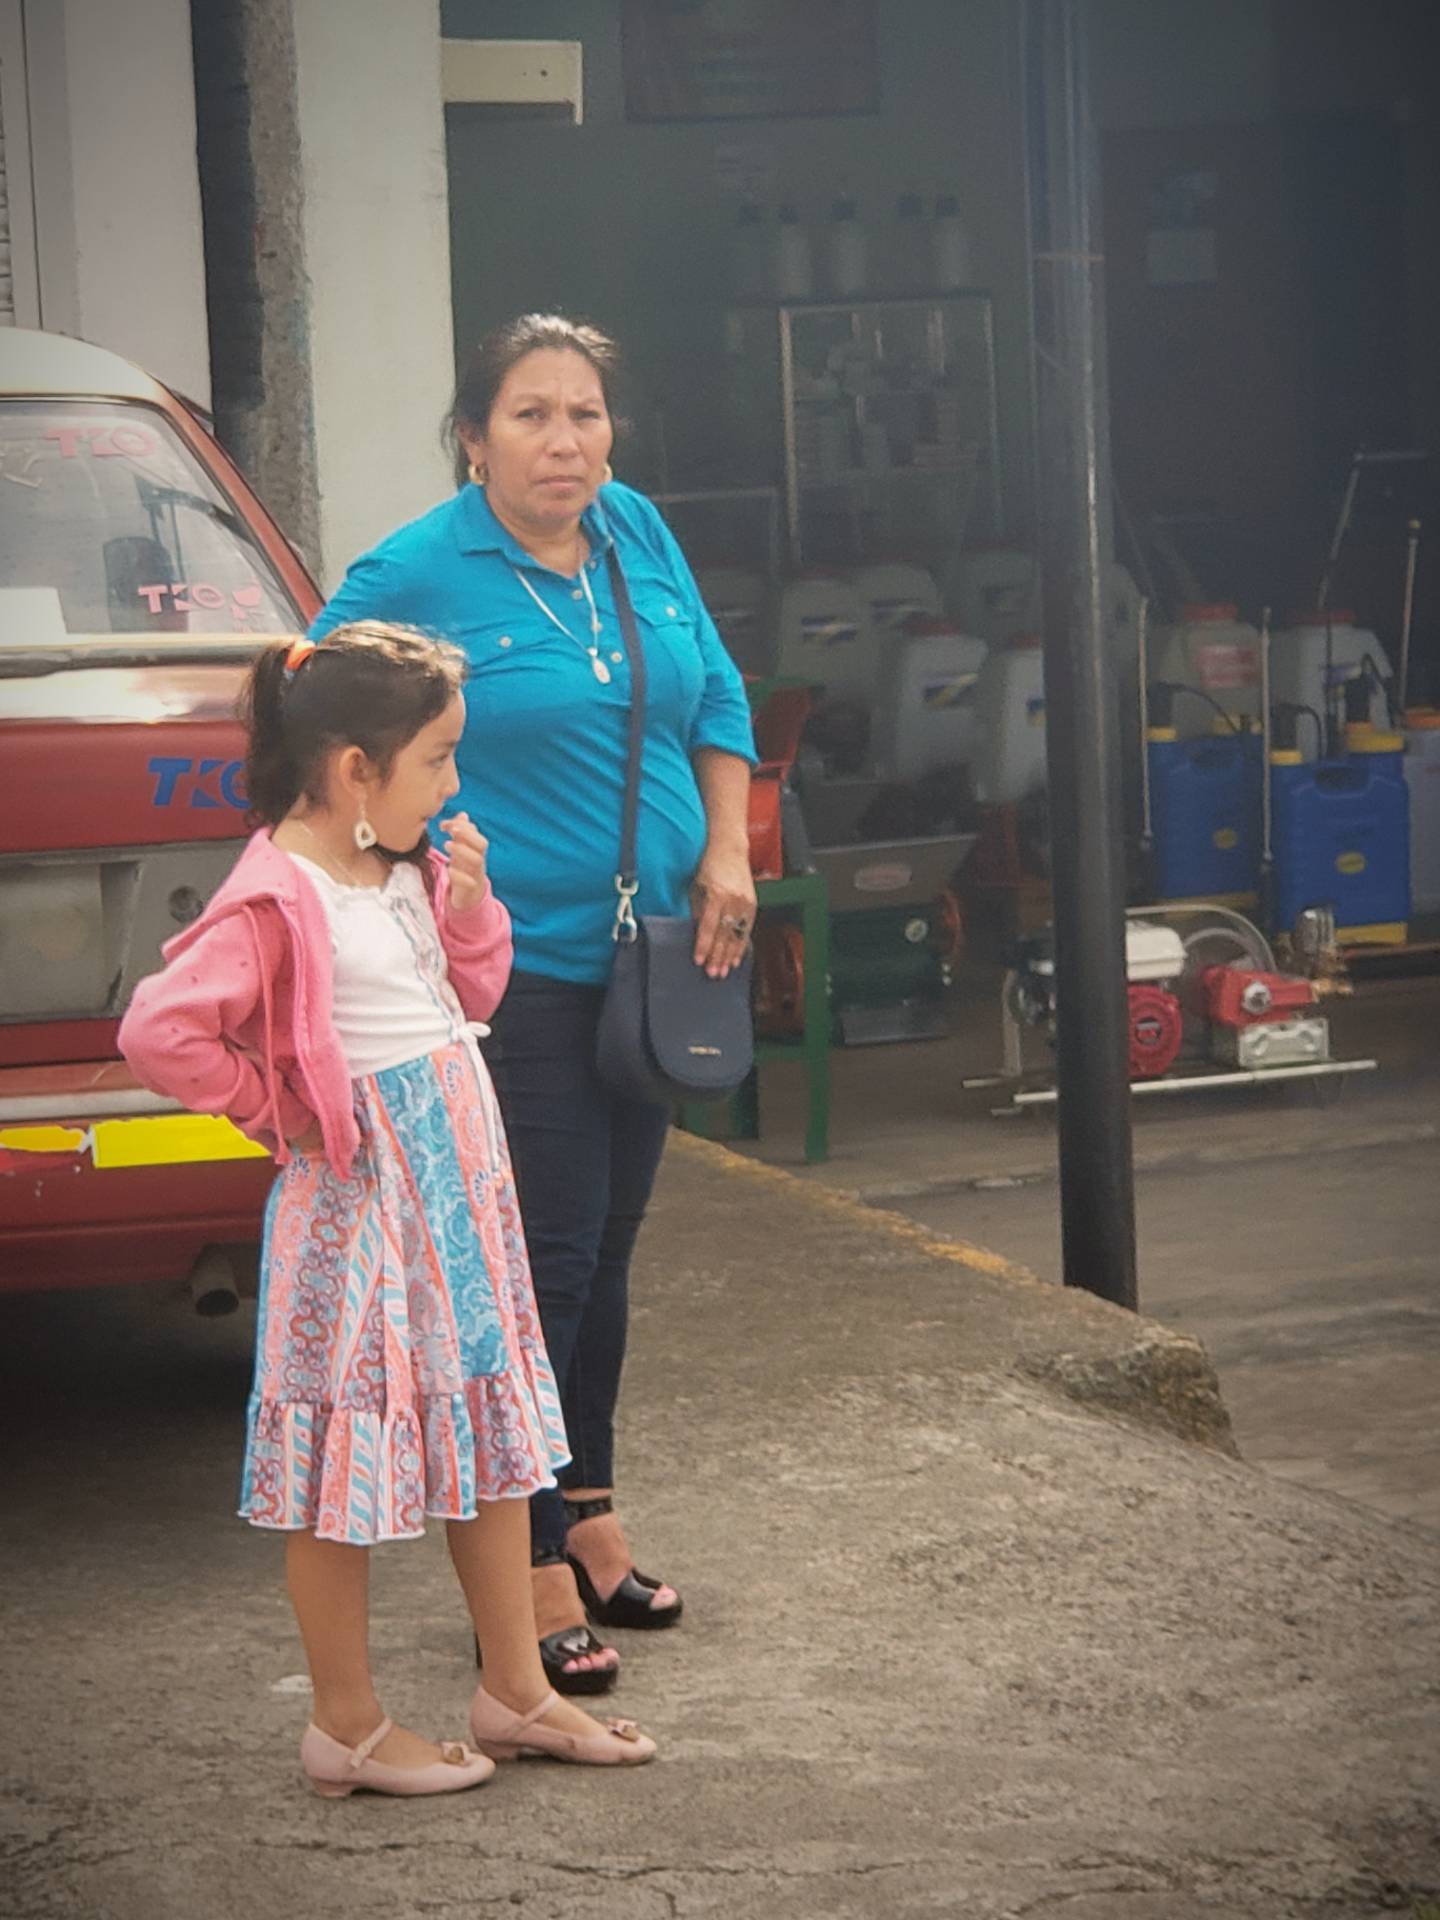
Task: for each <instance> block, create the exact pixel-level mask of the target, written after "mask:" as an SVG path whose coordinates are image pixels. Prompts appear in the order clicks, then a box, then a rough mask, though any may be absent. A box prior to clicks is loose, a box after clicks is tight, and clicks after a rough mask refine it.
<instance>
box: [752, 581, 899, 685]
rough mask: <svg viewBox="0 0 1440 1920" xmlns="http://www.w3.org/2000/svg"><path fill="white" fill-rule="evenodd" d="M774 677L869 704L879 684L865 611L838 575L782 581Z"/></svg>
mask: <svg viewBox="0 0 1440 1920" xmlns="http://www.w3.org/2000/svg"><path fill="white" fill-rule="evenodd" d="M775 671H776V673H778V674H780V675H782V676H783V677H784V678H786V679H795V680H809V681H811V682H813V683H814V684H815V685H816V686H822V687H824V688H825V689H826V691H827V692H829V693H848V694H855V695H858V696H859V697H861V698H863V699H865V700H869V699H870V697H871V696H872V694H873V693H874V691H875V684H876V680H877V678H878V655H877V649H876V643H875V636H874V634H873V632H872V629H871V625H870V609H869V607H868V606H867V605H866V603H865V602H864V600H862V599H861V597H860V595H859V593H858V592H857V590H856V588H855V585H854V582H853V581H851V580H848V579H846V578H845V576H844V575H842V574H838V573H802V574H798V575H796V577H795V578H794V579H793V580H787V581H786V582H785V583H784V585H783V586H782V587H781V589H780V594H779V598H778V601H777V604H776V647H775Z"/></svg>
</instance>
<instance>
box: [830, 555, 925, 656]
mask: <svg viewBox="0 0 1440 1920" xmlns="http://www.w3.org/2000/svg"><path fill="white" fill-rule="evenodd" d="M851 578H852V579H853V580H854V582H855V590H856V592H857V593H858V594H859V595H860V598H861V599H862V600H863V601H864V602H865V604H866V606H867V607H868V608H869V609H870V629H871V632H872V633H873V634H874V636H875V640H876V643H877V644H878V645H879V646H880V647H881V648H882V650H883V649H884V648H885V647H886V644H887V642H891V641H898V640H899V639H900V638H901V636H902V634H903V633H904V630H905V623H906V622H907V621H908V620H910V619H912V618H913V617H914V616H915V615H916V614H921V615H923V616H926V617H928V618H930V619H934V618H935V617H936V616H938V614H939V612H940V589H939V588H938V587H937V586H936V584H935V580H934V577H933V575H931V574H930V573H929V572H928V571H927V570H926V569H925V568H924V567H922V566H920V565H919V564H918V563H917V562H915V561H911V560H885V561H880V562H878V563H877V564H876V565H875V566H873V567H857V568H856V570H855V572H854V574H853V575H852V576H851Z"/></svg>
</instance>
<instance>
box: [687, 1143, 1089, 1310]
mask: <svg viewBox="0 0 1440 1920" xmlns="http://www.w3.org/2000/svg"><path fill="white" fill-rule="evenodd" d="M671 1146H672V1149H673V1150H678V1151H679V1152H681V1153H688V1154H690V1155H691V1156H692V1157H693V1158H695V1159H697V1160H703V1161H705V1162H706V1163H707V1164H708V1165H709V1166H710V1167H711V1168H712V1169H713V1170H714V1171H715V1172H716V1173H723V1174H727V1175H728V1176H729V1177H730V1178H731V1179H735V1180H752V1181H755V1182H757V1183H759V1184H761V1185H766V1186H771V1187H776V1188H784V1189H786V1195H787V1198H789V1199H792V1200H795V1201H797V1202H799V1203H800V1204H803V1205H807V1206H810V1207H813V1208H815V1209H816V1210H817V1211H819V1212H822V1213H828V1214H831V1215H833V1216H834V1217H835V1218H837V1219H840V1220H844V1221H845V1222H846V1223H847V1225H849V1226H852V1227H861V1228H863V1229H865V1230H866V1231H867V1232H869V1233H888V1234H889V1235H890V1236H891V1238H892V1239H896V1240H906V1241H908V1242H909V1243H910V1245H911V1246H912V1247H914V1249H915V1250H916V1252H917V1253H924V1254H927V1255H928V1256H929V1257H930V1258H931V1259H932V1260H948V1261H949V1262H950V1263H951V1265H952V1266H957V1267H968V1268H969V1269H970V1271H971V1272H972V1273H984V1274H988V1275H989V1276H990V1277H991V1278H992V1279H996V1280H1013V1281H1016V1282H1018V1283H1020V1284H1021V1285H1029V1286H1032V1287H1044V1286H1046V1285H1047V1283H1046V1282H1045V1281H1044V1280H1042V1279H1041V1278H1040V1277H1039V1275H1038V1274H1034V1273H1032V1272H1031V1271H1030V1269H1029V1268H1028V1267H1022V1266H1021V1265H1020V1264H1019V1263H1018V1262H1017V1261H1014V1260H1007V1259H1006V1258H1005V1256H1004V1255H1003V1254H1000V1253H991V1251H990V1249H989V1248H988V1247H977V1246H973V1245H972V1244H971V1243H970V1242H969V1241H968V1240H936V1239H935V1238H934V1237H933V1236H932V1235H931V1234H930V1233H929V1232H928V1231H927V1230H926V1229H925V1228H924V1227H922V1226H917V1224H916V1223H915V1221H913V1220H907V1219H906V1217H905V1215H904V1214H903V1213H892V1212H890V1211H889V1209H888V1208H885V1207H871V1206H867V1205H866V1204H865V1202H864V1201H863V1200H857V1199H856V1198H855V1196H854V1195H853V1194H849V1193H841V1192H839V1191H838V1190H837V1189H836V1188H834V1187H822V1186H815V1185H812V1184H811V1182H810V1181H808V1180H798V1179H797V1178H796V1177H795V1175H794V1174H793V1173H788V1172H787V1171H786V1170H785V1168H784V1167H772V1166H770V1165H769V1164H768V1162H766V1161H764V1160H752V1159H751V1158H750V1157H749V1155H748V1154H743V1153H734V1152H732V1151H731V1150H730V1148H728V1147H725V1146H722V1145H721V1144H720V1142H719V1141H717V1140H702V1139H701V1138H700V1137H699V1135H698V1134H693V1133H681V1132H679V1131H678V1130H677V1131H676V1132H674V1133H673V1134H672V1136H671ZM1051 1291H1054V1289H1051Z"/></svg>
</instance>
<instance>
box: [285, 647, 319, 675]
mask: <svg viewBox="0 0 1440 1920" xmlns="http://www.w3.org/2000/svg"><path fill="white" fill-rule="evenodd" d="M314 651H315V642H314V641H313V640H292V641H291V643H290V651H289V652H288V653H287V654H286V656H285V678H286V679H287V680H293V679H294V677H295V675H296V674H297V673H298V672H299V671H300V669H301V667H303V666H304V664H305V662H306V661H307V660H308V659H309V658H310V656H311V654H312V653H314Z"/></svg>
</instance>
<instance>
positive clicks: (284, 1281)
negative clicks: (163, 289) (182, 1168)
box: [240, 1041, 570, 1546]
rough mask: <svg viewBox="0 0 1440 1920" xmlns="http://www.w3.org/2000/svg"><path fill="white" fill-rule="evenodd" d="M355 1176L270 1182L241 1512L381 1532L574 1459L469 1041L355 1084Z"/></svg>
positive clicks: (313, 1171) (336, 1529)
mask: <svg viewBox="0 0 1440 1920" xmlns="http://www.w3.org/2000/svg"><path fill="white" fill-rule="evenodd" d="M354 1089H355V1115H356V1119H357V1120H358V1122H359V1125H360V1136H361V1145H360V1151H359V1153H358V1154H357V1156H356V1159H355V1164H354V1168H353V1170H352V1174H351V1177H350V1178H349V1179H348V1180H341V1179H340V1178H339V1177H338V1176H337V1175H336V1174H335V1173H334V1172H333V1171H332V1169H331V1167H330V1166H329V1164H328V1162H327V1161H325V1160H324V1159H321V1158H319V1157H316V1158H313V1159H311V1158H307V1157H305V1156H302V1155H297V1156H296V1157H295V1158H294V1159H293V1160H292V1161H291V1162H290V1164H289V1165H288V1166H287V1167H285V1168H284V1170H283V1171H282V1172H281V1174H280V1176H279V1178H278V1179H277V1180H276V1183H275V1186H274V1189H273V1190H272V1192H271V1195H270V1202H269V1206H268V1209H267V1212H266V1219H265V1241H264V1247H263V1252H262V1258H261V1280H260V1309H259V1326H258V1331H257V1338H256V1362H255V1385H254V1390H253V1392H252V1394H251V1396H250V1408H249V1422H248V1434H247V1442H246V1449H245V1473H244V1481H243V1486H242V1490H241V1499H240V1513H241V1516H242V1517H243V1518H244V1519H247V1520H249V1521H251V1522H253V1524H254V1525H256V1526H258V1527H273V1528H280V1529H284V1530H286V1531H300V1530H306V1531H312V1532H314V1533H315V1534H317V1535H318V1536H319V1537H320V1538H321V1539H322V1540H339V1541H343V1542H345V1543H347V1544H349V1545H353V1546H370V1545H373V1544H374V1543H375V1542H377V1541H381V1540H406V1539H411V1538H413V1537H414V1536H416V1535H418V1534H421V1533H423V1532H424V1530H425V1518H426V1516H427V1515H431V1516H433V1517H435V1518H437V1519H440V1518H443V1519H447V1520H468V1519H473V1518H474V1515H475V1508H476V1503H477V1501H488V1500H503V1499H523V1498H525V1497H527V1496H528V1495H530V1494H532V1493H535V1492H537V1491H538V1490H539V1489H540V1488H542V1487H550V1486H553V1485H554V1484H555V1470H556V1469H557V1468H558V1467H563V1466H564V1465H565V1464H566V1462H567V1461H568V1459H569V1457H570V1456H569V1449H568V1448H567V1446H566V1443H565V1423H564V1419H563V1417H562V1414H561V1411H560V1397H559V1395H558V1393H557V1392H556V1389H555V1380H554V1376H553V1374H552V1373H551V1370H550V1361H549V1358H548V1356H547V1355H546V1352H545V1343H544V1340H543V1338H542V1336H541V1332H540V1321H539V1317H538V1315H537V1313H536V1310H535V1295H534V1291H533V1288H532V1286H531V1282H530V1268H529V1263H528V1261H527V1259H526V1254H525V1240H524V1235H523V1233H522V1231H521V1225H520V1214H519V1209H518V1206H517V1204H516V1199H515V1184H514V1180H513V1178H512V1175H511V1171H510V1157H509V1153H508V1151H507V1148H506V1145H505V1133H504V1128H503V1127H502V1125H501V1121H500V1114H499V1108H498V1107H497V1105H496V1101H495V1094H494V1090H493V1088H492V1087H491V1085H490V1076H489V1074H488V1072H487V1071H486V1068H485V1066H484V1064H483V1062H482V1061H481V1059H480V1057H479V1054H478V1053H477V1051H476V1049H475V1047H474V1045H473V1044H472V1043H470V1042H469V1041H459V1042H457V1043H456V1044H455V1045H453V1046H448V1047H443V1048H441V1049H440V1050H439V1051H438V1052H436V1053H432V1054H427V1055H425V1056H423V1057H422V1058H420V1059H417V1060H410V1061H407V1062H406V1063H405V1064H404V1065H403V1066H399V1067H391V1068H388V1069H387V1070H386V1071H385V1072H384V1073H377V1074H371V1075H368V1076H366V1077H365V1078H363V1079H359V1080H356V1081H355V1082H354Z"/></svg>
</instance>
